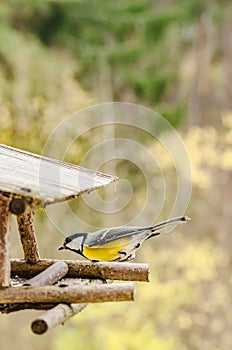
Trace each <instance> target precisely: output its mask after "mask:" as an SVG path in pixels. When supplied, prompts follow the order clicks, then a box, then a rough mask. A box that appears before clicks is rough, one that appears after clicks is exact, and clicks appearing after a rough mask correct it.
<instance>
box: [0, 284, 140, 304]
mask: <svg viewBox="0 0 232 350" xmlns="http://www.w3.org/2000/svg"><path fill="white" fill-rule="evenodd" d="M130 300H134V286H133V284H132V283H118V284H109V285H108V284H95V283H92V284H91V285H85V286H82V287H80V285H79V286H71V287H69V286H67V287H58V286H43V287H9V288H4V289H2V290H0V304H13V303H68V304H71V303H99V302H106V301H130Z"/></svg>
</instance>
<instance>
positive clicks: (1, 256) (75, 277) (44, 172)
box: [0, 144, 148, 334]
mask: <svg viewBox="0 0 232 350" xmlns="http://www.w3.org/2000/svg"><path fill="white" fill-rule="evenodd" d="M115 180H116V178H115V177H113V176H110V175H106V174H103V173H100V172H96V171H93V170H89V169H86V168H83V167H80V166H77V165H74V164H69V163H66V162H62V161H59V160H55V159H51V158H46V157H43V156H40V155H38V154H33V153H30V152H26V151H23V150H19V149H16V148H13V147H9V146H6V145H1V144H0V312H2V313H10V312H13V311H19V310H24V309H38V310H46V311H45V313H43V314H42V315H41V316H39V317H38V318H37V319H36V320H34V321H33V322H32V324H31V328H32V331H33V332H34V333H36V334H42V333H44V332H46V331H47V330H48V329H49V328H52V327H55V326H57V325H58V324H61V323H64V321H65V320H67V319H68V318H70V317H71V316H73V315H75V314H77V313H79V312H80V311H81V310H82V309H83V308H85V307H86V306H87V304H88V303H96V302H107V301H130V300H134V286H133V283H131V281H148V265H147V264H136V263H117V262H112V263H111V262H98V263H93V262H90V261H78V260H52V259H40V255H39V249H38V244H37V238H36V234H35V230H34V226H33V220H32V212H33V211H34V210H36V209H38V208H40V207H45V206H46V205H49V204H53V203H57V202H61V201H66V200H69V199H71V198H76V197H77V196H79V195H80V194H81V193H84V192H91V191H93V190H95V189H97V188H100V187H103V186H106V185H108V184H109V183H111V182H112V181H115ZM12 215H15V216H16V218H17V223H18V231H19V235H20V239H21V243H22V247H23V251H24V259H10V248H9V234H10V219H11V216H12ZM113 280H122V281H127V282H125V283H110V282H113ZM128 281H130V283H129V282H128Z"/></svg>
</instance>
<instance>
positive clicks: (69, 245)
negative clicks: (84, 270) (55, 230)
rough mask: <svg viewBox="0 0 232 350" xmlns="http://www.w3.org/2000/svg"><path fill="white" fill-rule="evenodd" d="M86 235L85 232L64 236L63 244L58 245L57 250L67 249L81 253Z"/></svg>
mask: <svg viewBox="0 0 232 350" xmlns="http://www.w3.org/2000/svg"><path fill="white" fill-rule="evenodd" d="M86 236H87V233H86V232H79V233H74V234H73V235H71V236H68V237H66V238H65V240H64V243H63V245H62V246H60V247H59V248H58V250H63V249H69V250H72V251H73V252H75V253H79V254H81V252H82V250H83V244H84V241H85V239H86Z"/></svg>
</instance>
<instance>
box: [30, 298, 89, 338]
mask: <svg viewBox="0 0 232 350" xmlns="http://www.w3.org/2000/svg"><path fill="white" fill-rule="evenodd" d="M86 306H87V304H71V305H66V304H59V305H57V306H55V307H54V308H53V309H51V310H48V311H47V312H45V313H44V314H42V315H41V316H39V317H38V318H37V319H36V320H34V321H33V322H32V324H31V329H32V331H33V332H34V333H36V334H43V333H45V332H46V331H47V330H48V329H51V328H53V327H56V326H58V325H59V324H61V323H63V322H65V321H66V320H68V319H69V318H70V317H72V316H74V315H76V314H78V313H79V312H80V311H82V310H83V309H84V308H85V307H86Z"/></svg>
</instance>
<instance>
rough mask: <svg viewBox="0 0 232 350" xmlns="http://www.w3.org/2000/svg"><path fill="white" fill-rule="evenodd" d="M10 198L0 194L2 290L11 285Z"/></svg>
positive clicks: (0, 272) (0, 271) (0, 278)
mask: <svg viewBox="0 0 232 350" xmlns="http://www.w3.org/2000/svg"><path fill="white" fill-rule="evenodd" d="M9 231H10V212H9V198H7V197H4V196H3V195H1V194H0V288H1V287H8V286H9V285H10V254H9V237H8V236H9Z"/></svg>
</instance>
